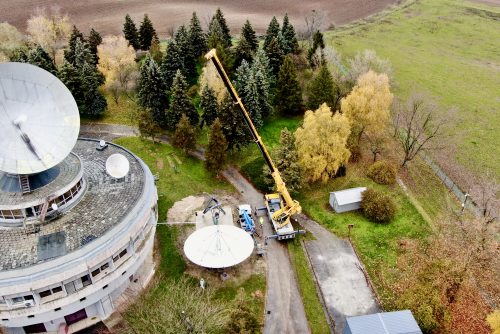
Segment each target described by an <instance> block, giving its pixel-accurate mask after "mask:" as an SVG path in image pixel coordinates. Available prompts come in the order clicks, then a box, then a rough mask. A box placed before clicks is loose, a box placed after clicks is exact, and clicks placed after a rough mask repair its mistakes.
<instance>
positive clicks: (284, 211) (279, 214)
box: [205, 49, 302, 227]
mask: <svg viewBox="0 0 500 334" xmlns="http://www.w3.org/2000/svg"><path fill="white" fill-rule="evenodd" d="M205 58H206V59H207V60H212V62H213V64H214V66H215V68H216V69H217V72H218V73H219V75H220V77H221V79H222V82H223V83H224V86H225V87H226V89H227V90H228V92H229V95H230V96H231V98H232V100H233V102H234V103H235V104H237V105H238V106H239V109H240V112H241V115H242V116H243V119H244V120H245V123H246V125H247V126H248V128H249V129H250V133H251V134H252V137H253V140H254V141H255V143H256V144H257V146H258V147H259V149H260V152H261V153H262V156H263V157H264V160H265V161H266V164H267V166H268V167H269V169H270V171H271V176H272V178H273V180H274V183H275V184H276V190H277V191H278V194H279V195H280V196H281V197H282V199H283V202H284V204H285V205H283V206H282V207H281V208H280V209H279V210H277V211H276V212H274V213H273V216H272V217H273V219H274V220H275V221H276V222H277V223H278V225H279V227H283V226H285V225H287V224H289V223H290V216H292V215H294V214H296V213H300V212H301V211H302V208H301V207H300V204H299V202H297V201H296V200H294V199H292V196H290V193H289V192H288V189H287V187H286V185H285V182H284V181H283V179H282V177H281V174H280V173H279V171H278V169H277V168H276V166H275V165H274V162H273V160H272V158H271V155H270V154H269V152H268V151H267V149H266V146H265V145H264V142H263V141H262V138H261V137H260V135H259V133H258V132H257V129H256V128H255V125H254V124H253V122H252V119H251V118H250V114H249V113H248V112H247V110H246V108H245V106H244V105H243V102H242V101H241V99H240V97H239V96H238V93H237V92H236V89H235V88H234V87H233V84H232V83H231V80H229V77H228V76H227V74H226V71H225V70H224V68H223V66H222V63H221V62H220V60H219V58H218V57H217V53H216V50H215V49H212V50H210V51H209V52H208V53H207V54H206V55H205Z"/></svg>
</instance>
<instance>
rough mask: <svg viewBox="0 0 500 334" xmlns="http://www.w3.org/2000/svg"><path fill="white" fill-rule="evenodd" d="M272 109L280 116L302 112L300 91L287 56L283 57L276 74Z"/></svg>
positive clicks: (295, 73) (292, 65)
mask: <svg viewBox="0 0 500 334" xmlns="http://www.w3.org/2000/svg"><path fill="white" fill-rule="evenodd" d="M274 108H275V110H276V111H277V112H278V113H280V114H281V115H297V114H299V113H301V112H302V111H303V103H302V89H301V87H300V84H299V81H298V79H297V71H296V69H295V66H294V64H293V61H292V59H291V58H290V57H289V56H287V57H285V60H284V62H283V65H281V68H280V71H279V74H278V80H277V82H276V96H275V102H274Z"/></svg>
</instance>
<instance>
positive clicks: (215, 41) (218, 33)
mask: <svg viewBox="0 0 500 334" xmlns="http://www.w3.org/2000/svg"><path fill="white" fill-rule="evenodd" d="M207 44H208V48H209V49H214V48H218V47H220V48H222V49H226V48H227V46H226V41H225V39H224V32H223V30H222V27H221V25H220V23H219V21H217V20H216V19H215V16H214V17H213V18H212V21H211V22H210V25H209V27H208V37H207Z"/></svg>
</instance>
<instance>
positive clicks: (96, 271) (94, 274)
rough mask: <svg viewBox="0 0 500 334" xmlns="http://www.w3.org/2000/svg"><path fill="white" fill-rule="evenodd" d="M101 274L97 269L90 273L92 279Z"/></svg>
mask: <svg viewBox="0 0 500 334" xmlns="http://www.w3.org/2000/svg"><path fill="white" fill-rule="evenodd" d="M100 273H101V269H100V268H97V269H95V270H94V271H92V277H96V276H97V275H99V274H100Z"/></svg>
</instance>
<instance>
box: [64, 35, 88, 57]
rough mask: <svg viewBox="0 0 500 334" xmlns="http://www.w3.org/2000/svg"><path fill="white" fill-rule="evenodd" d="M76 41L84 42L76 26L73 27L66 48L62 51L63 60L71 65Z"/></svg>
mask: <svg viewBox="0 0 500 334" xmlns="http://www.w3.org/2000/svg"><path fill="white" fill-rule="evenodd" d="M77 39H80V40H81V41H85V39H84V38H83V34H82V33H81V32H80V30H78V28H77V27H76V26H73V30H72V31H71V35H70V37H69V41H68V48H67V49H66V50H64V60H66V61H67V62H68V63H70V64H73V65H74V64H75V46H76V40H77Z"/></svg>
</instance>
